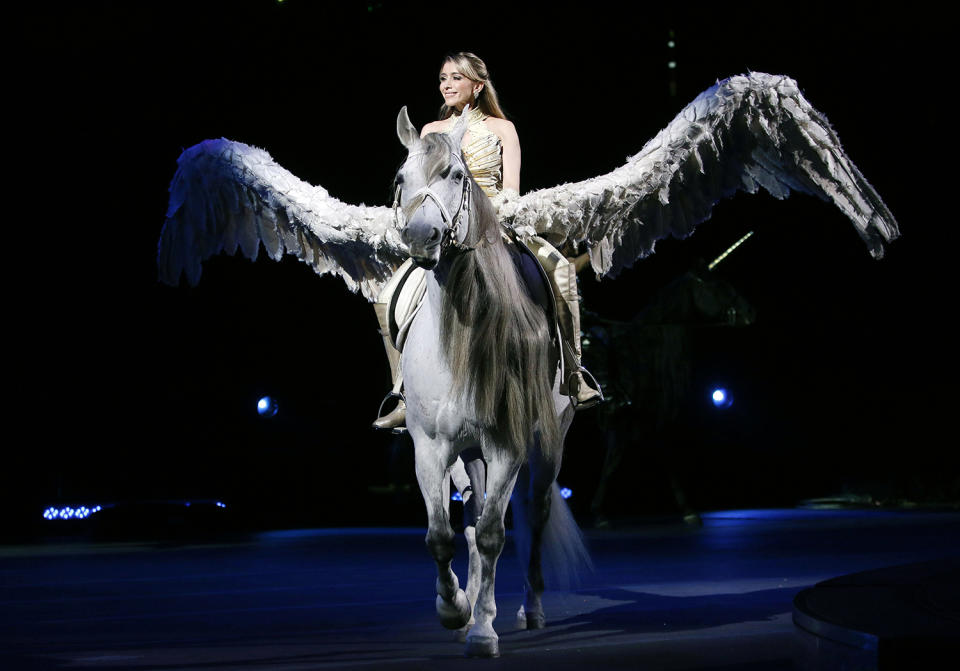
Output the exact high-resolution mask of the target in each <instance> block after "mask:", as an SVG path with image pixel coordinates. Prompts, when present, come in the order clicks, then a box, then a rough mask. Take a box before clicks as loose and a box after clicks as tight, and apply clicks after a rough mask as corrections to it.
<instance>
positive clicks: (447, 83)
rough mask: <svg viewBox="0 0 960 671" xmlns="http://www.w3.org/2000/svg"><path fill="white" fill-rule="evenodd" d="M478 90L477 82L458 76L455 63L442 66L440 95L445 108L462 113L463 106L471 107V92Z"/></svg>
mask: <svg viewBox="0 0 960 671" xmlns="http://www.w3.org/2000/svg"><path fill="white" fill-rule="evenodd" d="M479 88H481V85H480V83H479V82H475V81H473V80H472V79H468V78H467V77H466V76H465V75H462V74H460V71H459V70H457V64H456V63H454V62H453V61H447V62H446V63H444V64H443V69H442V70H440V95H442V96H443V102H444V103H445V104H446V105H447V107H455V108H457V109H458V110H460V111H463V107H464V105H473V102H474V101H473V92H474V91H475V90H477V89H479Z"/></svg>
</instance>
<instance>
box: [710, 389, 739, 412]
mask: <svg viewBox="0 0 960 671" xmlns="http://www.w3.org/2000/svg"><path fill="white" fill-rule="evenodd" d="M710 398H711V399H712V400H713V404H714V405H715V406H716V407H718V408H729V407H730V406H731V405H733V394H731V393H730V392H729V391H727V390H726V389H724V388H722V387H717V388H716V389H714V390H713V393H712V394H711V395H710Z"/></svg>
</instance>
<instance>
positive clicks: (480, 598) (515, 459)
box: [466, 450, 522, 657]
mask: <svg viewBox="0 0 960 671" xmlns="http://www.w3.org/2000/svg"><path fill="white" fill-rule="evenodd" d="M491 454H496V458H494V459H493V460H492V461H491V460H487V492H486V494H487V498H486V501H485V502H484V507H483V514H482V515H481V516H480V520H479V521H478V522H477V550H478V551H479V553H480V571H481V578H480V591H479V594H478V595H477V603H476V606H475V607H474V609H473V614H474V618H475V620H476V621H475V623H474V625H473V627H471V628H470V633H468V634H467V649H466V654H467V656H469V657H497V656H499V654H500V646H499V637H498V636H497V632H496V631H494V628H493V620H494V618H495V617H496V616H497V604H496V597H495V590H494V586H495V583H496V577H497V559H498V558H499V557H500V553H501V551H503V543H504V539H505V537H506V536H505V529H504V525H503V516H504V513H505V512H506V510H507V504H508V503H509V502H510V494H511V492H512V491H513V485H514V483H515V482H516V479H517V471H519V470H520V465H521V463H522V458H521V456H520V455H511V454H508V453H507V451H506V450H501V451H497V450H492V451H491Z"/></svg>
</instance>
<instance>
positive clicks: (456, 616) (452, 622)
mask: <svg viewBox="0 0 960 671" xmlns="http://www.w3.org/2000/svg"><path fill="white" fill-rule="evenodd" d="M437 615H439V616H440V624H442V625H443V626H444V627H445V628H446V629H460V628H461V627H463V626H464V625H465V624H467V622H469V621H470V601H469V600H468V599H467V595H466V594H464V592H463V590H462V589H458V590H457V593H456V595H455V596H454V597H453V603H450V602H447V601H444V600H443V597H442V596H440V595H439V594H438V595H437Z"/></svg>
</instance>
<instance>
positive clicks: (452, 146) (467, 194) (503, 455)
mask: <svg viewBox="0 0 960 671" xmlns="http://www.w3.org/2000/svg"><path fill="white" fill-rule="evenodd" d="M466 116H467V115H466V114H464V115H463V116H462V117H461V119H460V121H458V122H457V125H456V126H455V127H454V129H453V131H452V132H451V133H450V134H449V135H446V134H439V133H437V134H430V135H427V136H426V137H424V138H420V136H419V134H418V133H417V131H416V129H415V128H414V127H413V125H412V124H411V123H410V119H409V117H408V116H407V113H406V108H404V110H402V111H401V112H400V115H399V117H398V119H397V134H398V135H399V137H400V141H401V142H402V143H403V144H404V146H405V147H406V148H407V150H408V156H407V159H406V161H405V162H404V164H403V166H401V168H400V170H399V171H398V173H397V178H396V182H397V184H396V186H397V199H396V205H395V211H396V212H397V218H398V222H399V225H400V226H401V227H402V234H401V236H402V239H403V241H404V242H405V243H406V245H407V246H408V249H409V252H410V256H411V257H412V258H413V259H414V261H415V262H416V263H417V265H419V266H420V267H422V268H424V269H426V270H428V273H427V289H426V294H425V298H424V302H423V305H422V307H421V308H420V310H419V312H418V313H417V316H416V318H415V320H414V322H413V324H412V325H411V327H410V330H409V334H408V336H407V339H406V342H405V345H404V350H403V359H402V368H403V377H404V381H405V382H404V385H405V396H406V401H407V427H408V429H409V431H410V435H411V436H412V437H413V442H414V448H415V449H414V451H415V457H414V458H415V462H416V472H417V481H418V482H419V484H420V490H421V492H422V494H423V499H424V502H425V504H426V507H427V516H428V523H429V529H428V531H427V537H426V543H427V547H428V549H429V551H430V553H431V554H432V555H433V558H434V560H435V561H436V563H437V573H438V575H437V583H436V587H437V601H436V608H437V614H438V615H439V617H440V621H441V622H442V624H443V625H444V626H445V627H447V628H449V629H466V628H468V627H469V629H468V631H467V633H466V653H467V654H468V655H471V656H485V657H489V656H497V655H498V654H499V645H498V637H497V633H496V632H495V631H494V628H493V620H494V617H495V616H496V614H497V607H496V602H495V598H494V583H495V579H496V568H497V559H498V557H499V556H500V552H501V550H502V549H503V545H504V539H505V531H504V514H505V512H506V509H507V504H508V503H509V501H510V498H511V493H512V494H513V497H514V528H515V530H516V533H517V534H518V536H520V540H519V541H518V544H519V545H521V546H522V547H524V548H525V549H526V552H525V553H524V556H522V558H521V561H524V562H525V567H524V568H525V572H526V576H525V590H524V591H525V595H524V604H523V607H522V608H521V611H520V613H519V614H518V615H519V620H520V622H521V624H523V625H525V626H526V627H528V628H540V627H543V626H544V615H543V606H542V604H541V598H540V597H541V594H542V592H543V588H544V584H543V575H542V570H541V559H542V555H543V553H544V552H545V551H549V550H550V549H551V547H553V548H555V549H560V554H561V555H563V556H564V557H565V560H566V561H567V563H568V564H573V563H575V562H576V561H577V560H583V559H584V558H585V556H586V553H585V549H584V547H583V544H582V540H581V537H580V534H579V530H578V529H577V527H576V524H575V522H574V521H573V518H572V516H571V515H570V513H569V510H568V509H567V508H566V506H565V504H564V502H563V500H562V499H561V498H560V497H559V496H558V495H557V494H555V492H556V491H557V487H556V484H555V482H556V477H557V473H558V472H559V470H560V462H561V457H562V453H563V438H564V436H565V434H566V432H567V429H568V428H569V426H570V423H571V421H572V419H573V412H574V411H573V407H572V405H571V403H570V399H569V398H568V397H567V396H565V395H562V394H560V393H559V392H558V382H559V371H558V368H557V361H556V358H555V348H554V347H553V346H552V345H551V339H552V333H553V327H552V326H551V323H550V320H549V318H548V314H549V313H548V311H547V310H546V309H545V308H544V307H543V305H542V304H538V302H537V301H535V300H534V299H533V298H532V297H531V291H530V290H529V289H528V288H527V284H526V283H525V282H524V279H523V276H524V275H525V274H526V273H524V272H522V271H523V264H524V263H526V261H524V258H525V257H524V256H523V255H518V254H517V253H516V252H517V250H516V249H515V246H514V245H512V244H509V243H508V242H506V241H505V239H504V237H503V235H502V233H501V227H500V225H499V223H498V222H497V218H496V215H495V213H494V210H493V207H492V205H491V203H490V201H489V199H488V198H487V197H486V196H485V195H484V194H483V192H482V191H481V190H480V188H479V187H478V186H477V184H476V183H475V182H474V181H473V179H472V178H471V176H470V172H469V171H468V169H467V167H466V164H465V162H464V159H463V156H462V153H461V151H460V145H461V141H462V138H463V136H464V133H465V132H466V129H467V128H466V124H465V123H464V122H463V120H464V119H466ZM477 450H479V453H482V456H483V459H482V460H480V459H478V458H471V456H470V455H471V453H473V455H475V457H476V456H479V453H478V452H477ZM465 451H466V452H465ZM464 452H465V454H464V460H463V461H466V462H467V465H466V468H465V469H464V467H463V461H461V460H460V459H458V456H460V455H461V453H464ZM484 462H485V468H486V478H485V482H484V474H483V470H484ZM522 467H523V468H522ZM521 469H522V470H521ZM518 474H519V475H520V477H519V479H518ZM451 476H453V477H454V480H455V483H456V484H457V486H458V488H460V489H461V490H466V486H467V485H468V484H469V485H471V488H472V490H473V492H472V494H473V504H474V506H475V508H478V509H479V508H480V507H481V505H482V511H481V512H480V514H479V518H478V519H477V520H476V522H475V527H474V528H468V530H467V540H468V547H469V548H470V554H471V557H470V562H469V567H470V569H469V576H468V580H467V589H466V592H465V591H464V590H462V589H460V586H459V582H458V580H457V576H456V575H455V574H454V572H453V570H452V568H451V560H452V559H453V552H454V532H453V528H452V527H451V525H450V516H449V501H450V496H449V494H450V492H449V489H450V487H449V482H450V478H451ZM468 478H469V480H468ZM514 485H516V489H515V488H514ZM484 492H485V493H486V500H485V501H484V499H483V494H484ZM466 498H467V496H466V495H465V499H466ZM477 503H480V504H481V505H476V504H477ZM551 511H553V514H551ZM547 546H550V547H547ZM563 553H566V554H565V555H564V554H563Z"/></svg>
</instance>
